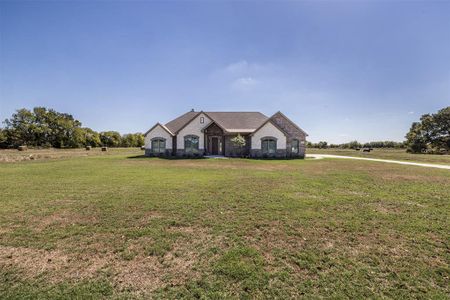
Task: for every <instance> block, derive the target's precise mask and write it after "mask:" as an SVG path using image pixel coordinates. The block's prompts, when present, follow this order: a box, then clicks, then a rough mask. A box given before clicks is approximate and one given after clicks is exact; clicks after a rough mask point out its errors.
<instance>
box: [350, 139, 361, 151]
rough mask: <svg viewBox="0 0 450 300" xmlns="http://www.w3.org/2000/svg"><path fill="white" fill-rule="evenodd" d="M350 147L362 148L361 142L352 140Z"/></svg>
mask: <svg viewBox="0 0 450 300" xmlns="http://www.w3.org/2000/svg"><path fill="white" fill-rule="evenodd" d="M348 148H350V149H358V148H361V143H358V141H351V142H350V143H348Z"/></svg>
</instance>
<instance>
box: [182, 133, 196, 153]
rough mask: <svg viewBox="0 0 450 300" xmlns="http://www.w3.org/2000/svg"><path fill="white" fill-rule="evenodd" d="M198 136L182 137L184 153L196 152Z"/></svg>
mask: <svg viewBox="0 0 450 300" xmlns="http://www.w3.org/2000/svg"><path fill="white" fill-rule="evenodd" d="M198 141H199V139H198V136H196V135H186V136H185V137H184V151H185V152H186V153H198Z"/></svg>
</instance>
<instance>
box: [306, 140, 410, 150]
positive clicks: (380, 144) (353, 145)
mask: <svg viewBox="0 0 450 300" xmlns="http://www.w3.org/2000/svg"><path fill="white" fill-rule="evenodd" d="M306 146H307V147H309V148H321V149H324V148H339V149H360V148H397V149H401V148H406V145H405V142H394V141H375V142H368V143H360V142H358V141H351V142H348V143H342V144H328V143H327V142H326V141H320V142H318V143H311V142H308V143H307V144H306Z"/></svg>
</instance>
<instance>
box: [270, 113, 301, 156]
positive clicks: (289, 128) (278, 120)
mask: <svg viewBox="0 0 450 300" xmlns="http://www.w3.org/2000/svg"><path fill="white" fill-rule="evenodd" d="M271 119H272V121H273V122H274V123H275V124H276V125H277V126H278V127H280V128H281V129H282V130H283V131H284V132H286V134H287V137H286V156H287V157H292V158H295V157H298V158H304V157H305V147H306V134H305V132H304V131H302V130H300V129H299V128H298V126H297V125H295V124H294V123H293V122H292V121H290V120H289V119H288V118H286V116H284V115H283V114H282V113H281V112H277V113H276V114H274V115H273V116H272V118H271ZM293 140H298V141H299V149H298V150H299V151H298V153H293V152H292V141H293Z"/></svg>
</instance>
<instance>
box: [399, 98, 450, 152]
mask: <svg viewBox="0 0 450 300" xmlns="http://www.w3.org/2000/svg"><path fill="white" fill-rule="evenodd" d="M406 146H407V150H408V151H409V152H412V153H422V152H426V151H428V152H440V151H441V150H444V151H446V152H449V150H450V106H449V107H446V108H443V109H441V110H439V111H438V112H437V113H436V114H431V115H430V114H425V115H422V117H421V118H420V122H414V123H413V124H412V125H411V128H410V130H409V132H408V133H407V134H406Z"/></svg>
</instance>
